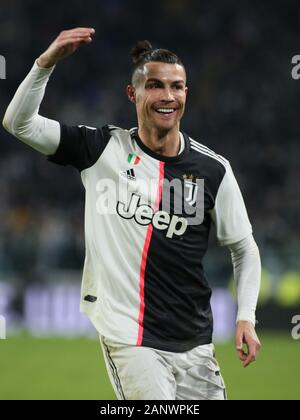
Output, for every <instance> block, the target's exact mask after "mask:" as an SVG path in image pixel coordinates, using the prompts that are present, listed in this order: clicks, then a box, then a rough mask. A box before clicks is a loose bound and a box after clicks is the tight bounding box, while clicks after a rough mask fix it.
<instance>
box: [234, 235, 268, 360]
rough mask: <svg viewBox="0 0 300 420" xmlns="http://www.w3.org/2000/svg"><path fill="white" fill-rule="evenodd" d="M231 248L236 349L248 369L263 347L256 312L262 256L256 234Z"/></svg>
mask: <svg viewBox="0 0 300 420" xmlns="http://www.w3.org/2000/svg"><path fill="white" fill-rule="evenodd" d="M228 247H229V249H230V252H231V258H232V264H233V270H234V278H235V282H236V287H237V300H238V315H237V328H236V350H237V352H238V354H239V357H240V360H241V361H242V362H243V366H244V367H245V368H246V367H248V366H249V365H250V364H251V363H253V362H254V361H255V360H256V358H257V356H258V353H259V351H260V348H261V344H260V341H259V339H258V337H257V334H256V331H255V324H256V317H255V312H256V306H257V300H258V295H259V289H260V279H261V261H260V254H259V250H258V247H257V245H256V242H255V240H254V238H253V235H250V236H247V237H246V238H245V239H243V240H241V241H239V242H237V243H235V244H232V245H229V246H228ZM244 344H245V345H246V347H247V350H246V351H244Z"/></svg>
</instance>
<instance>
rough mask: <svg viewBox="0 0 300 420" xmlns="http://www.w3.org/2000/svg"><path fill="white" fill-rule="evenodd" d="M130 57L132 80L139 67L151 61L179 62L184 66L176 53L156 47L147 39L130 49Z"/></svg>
mask: <svg viewBox="0 0 300 420" xmlns="http://www.w3.org/2000/svg"><path fill="white" fill-rule="evenodd" d="M130 57H131V59H132V63H133V76H132V80H134V76H135V74H136V70H137V69H139V68H141V67H143V66H144V65H145V64H147V63H151V62H159V63H166V64H179V65H180V66H182V67H183V68H184V65H183V62H182V61H181V59H180V58H179V57H178V56H177V55H176V54H174V53H173V52H172V51H169V50H165V49H154V48H153V47H152V45H151V44H150V42H149V41H147V40H145V41H139V42H137V44H136V45H135V46H134V47H133V48H132V49H131V51H130Z"/></svg>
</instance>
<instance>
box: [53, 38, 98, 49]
mask: <svg viewBox="0 0 300 420" xmlns="http://www.w3.org/2000/svg"><path fill="white" fill-rule="evenodd" d="M92 40H93V39H92V38H91V37H72V38H68V39H65V40H61V41H59V42H58V43H57V47H58V48H63V47H67V46H69V45H74V44H88V43H90V42H92Z"/></svg>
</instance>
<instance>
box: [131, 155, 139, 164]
mask: <svg viewBox="0 0 300 420" xmlns="http://www.w3.org/2000/svg"><path fill="white" fill-rule="evenodd" d="M140 161H141V158H140V157H139V156H137V155H133V154H130V155H128V163H131V164H133V165H138V164H139V163H140Z"/></svg>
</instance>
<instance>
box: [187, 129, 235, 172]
mask: <svg viewBox="0 0 300 420" xmlns="http://www.w3.org/2000/svg"><path fill="white" fill-rule="evenodd" d="M189 140H190V147H191V151H192V153H194V154H195V156H196V157H197V158H198V159H200V160H202V161H206V162H207V164H210V165H211V166H213V167H216V168H219V169H220V170H221V171H223V172H224V173H225V172H226V170H227V168H228V166H229V165H230V164H229V161H228V160H227V159H226V158H225V157H224V156H222V155H219V154H218V153H216V152H215V151H214V150H212V149H210V148H208V147H207V146H205V145H204V144H202V143H200V142H199V141H197V140H194V139H193V138H191V137H189Z"/></svg>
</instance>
